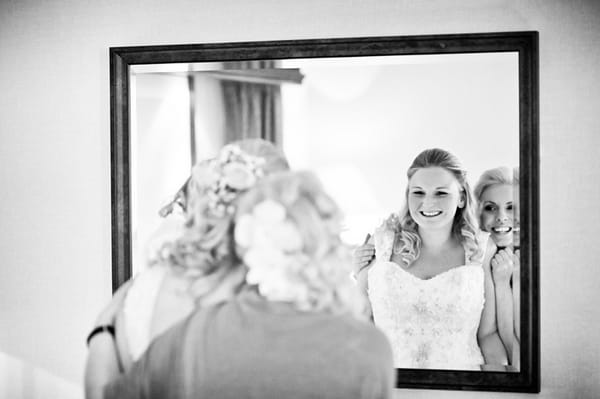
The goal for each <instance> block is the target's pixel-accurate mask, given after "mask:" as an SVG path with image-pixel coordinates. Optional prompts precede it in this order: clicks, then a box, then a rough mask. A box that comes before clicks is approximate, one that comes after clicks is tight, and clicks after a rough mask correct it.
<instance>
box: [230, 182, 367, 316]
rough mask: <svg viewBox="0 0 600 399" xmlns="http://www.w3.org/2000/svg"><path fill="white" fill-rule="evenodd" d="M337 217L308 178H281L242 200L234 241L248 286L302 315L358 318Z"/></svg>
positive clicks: (346, 250) (360, 304)
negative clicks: (341, 314)
mask: <svg viewBox="0 0 600 399" xmlns="http://www.w3.org/2000/svg"><path fill="white" fill-rule="evenodd" d="M341 218H342V215H341V212H340V210H339V208H338V206H337V205H336V203H335V202H334V201H333V200H332V199H331V197H330V196H329V195H327V193H326V192H325V191H324V190H323V187H322V185H321V183H320V182H319V181H318V179H317V178H316V177H315V176H314V175H313V174H311V173H309V172H283V173H277V174H274V175H272V176H270V177H268V178H265V179H264V180H262V181H261V182H259V183H258V184H257V185H256V186H255V187H254V188H253V189H252V190H250V191H249V192H248V193H246V194H244V196H243V197H242V198H241V199H240V203H239V207H238V211H237V216H236V222H235V241H236V244H237V251H238V254H239V256H240V258H242V259H243V263H244V264H245V265H246V266H247V267H248V274H247V277H246V281H247V283H248V284H249V285H253V286H256V287H257V289H258V291H259V293H260V294H261V295H262V296H264V297H266V298H267V299H269V300H271V301H283V302H290V303H293V304H294V305H295V306H296V307H297V308H298V309H301V310H316V311H319V310H324V311H330V312H348V311H349V312H352V313H354V314H360V313H361V311H362V310H363V308H364V304H365V302H364V297H361V295H360V293H359V291H358V290H357V289H356V286H355V285H354V284H353V282H352V281H351V279H350V278H349V276H350V272H351V269H350V265H351V255H350V251H349V248H347V247H345V246H344V245H343V244H342V241H341V239H340V233H341Z"/></svg>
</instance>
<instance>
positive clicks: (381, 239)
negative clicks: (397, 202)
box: [373, 219, 396, 262]
mask: <svg viewBox="0 0 600 399" xmlns="http://www.w3.org/2000/svg"><path fill="white" fill-rule="evenodd" d="M388 221H389V219H388V220H384V221H383V223H382V224H381V225H380V226H379V227H377V228H376V229H375V233H374V234H373V239H374V244H375V257H376V258H377V259H378V260H380V261H384V262H387V261H389V260H391V259H392V251H393V249H394V241H395V238H396V233H395V232H394V230H392V229H391V228H390V226H389V223H388Z"/></svg>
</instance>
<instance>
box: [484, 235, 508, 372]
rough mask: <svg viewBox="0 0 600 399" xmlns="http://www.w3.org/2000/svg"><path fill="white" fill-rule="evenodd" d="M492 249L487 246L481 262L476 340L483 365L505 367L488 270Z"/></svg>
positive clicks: (493, 294)
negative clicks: (480, 308)
mask: <svg viewBox="0 0 600 399" xmlns="http://www.w3.org/2000/svg"><path fill="white" fill-rule="evenodd" d="M492 247H493V244H490V245H488V246H487V250H486V253H485V256H484V260H483V271H484V295H485V303H484V307H483V311H482V313H481V320H480V322H479V330H478V331H477V338H478V341H479V348H480V349H481V353H482V354H483V357H484V360H485V364H486V365H495V366H505V365H507V364H508V359H507V356H506V350H505V349H504V345H503V344H502V341H501V340H500V336H499V334H498V328H497V325H496V298H495V290H494V281H493V279H492V273H491V268H490V261H491V258H492V255H493V253H494V252H495V248H492Z"/></svg>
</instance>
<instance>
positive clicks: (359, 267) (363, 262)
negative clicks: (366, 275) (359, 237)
mask: <svg viewBox="0 0 600 399" xmlns="http://www.w3.org/2000/svg"><path fill="white" fill-rule="evenodd" d="M374 258H375V245H373V244H363V245H360V246H359V247H357V248H356V249H355V250H354V253H353V254H352V269H353V271H354V273H355V274H358V273H359V272H361V271H363V270H366V269H367V266H368V265H369V263H371V262H372V261H373V259H374Z"/></svg>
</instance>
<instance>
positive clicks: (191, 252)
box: [151, 139, 289, 298]
mask: <svg viewBox="0 0 600 399" xmlns="http://www.w3.org/2000/svg"><path fill="white" fill-rule="evenodd" d="M229 153H234V155H236V157H235V159H233V160H229V158H227V159H224V156H227V154H229ZM240 160H241V161H240ZM215 163H217V164H216V165H215ZM234 163H236V164H237V165H235V166H239V167H240V168H241V169H242V172H244V173H246V174H247V175H248V176H249V177H250V178H251V179H252V180H249V181H248V184H246V186H244V187H230V186H228V183H227V182H226V181H225V172H224V170H225V169H226V167H228V166H230V165H232V164H234ZM288 169H289V166H288V163H287V160H286V159H285V157H284V155H283V153H282V152H281V151H280V150H278V149H277V148H276V147H275V146H274V145H273V144H272V143H270V142H268V141H266V140H262V139H245V140H240V141H236V142H233V143H231V144H228V145H226V146H225V147H223V148H222V149H221V150H220V152H219V155H218V156H217V157H216V158H214V159H209V160H204V161H201V162H199V163H198V164H197V165H195V166H194V169H193V172H192V176H191V177H190V178H189V179H188V181H187V182H186V184H185V185H184V187H182V189H180V190H179V192H178V193H177V194H176V195H175V198H174V201H177V202H178V204H179V205H180V206H181V208H182V209H183V212H184V219H185V222H184V226H183V228H182V232H181V233H180V234H179V236H178V237H177V238H175V239H173V240H170V241H167V242H165V243H163V245H162V246H161V248H160V250H159V252H158V253H157V254H156V256H155V258H154V259H153V261H152V262H151V263H152V264H160V265H164V266H168V267H170V268H171V269H172V270H174V271H175V272H177V273H179V274H180V275H181V276H183V277H185V278H188V279H190V280H191V285H190V293H191V294H192V295H193V296H194V297H196V298H199V297H202V296H203V295H205V294H206V293H207V292H209V291H210V290H211V289H213V288H214V287H215V286H216V284H218V283H219V282H220V281H222V280H223V279H224V278H225V277H226V276H227V275H228V274H229V273H230V272H232V271H234V270H236V269H237V268H238V267H239V260H238V259H237V257H236V255H235V251H234V245H233V216H234V212H235V207H236V206H237V200H238V198H239V196H240V195H241V194H243V193H244V192H246V191H247V190H248V189H250V188H251V187H252V186H253V185H254V184H255V183H256V181H258V180H260V179H261V178H262V177H263V176H268V175H269V174H271V173H274V172H278V171H283V170H288ZM215 190H217V191H215ZM215 196H216V197H217V200H219V201H221V202H224V203H225V205H226V206H227V209H222V208H221V206H222V204H215ZM217 205H218V206H217Z"/></svg>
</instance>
